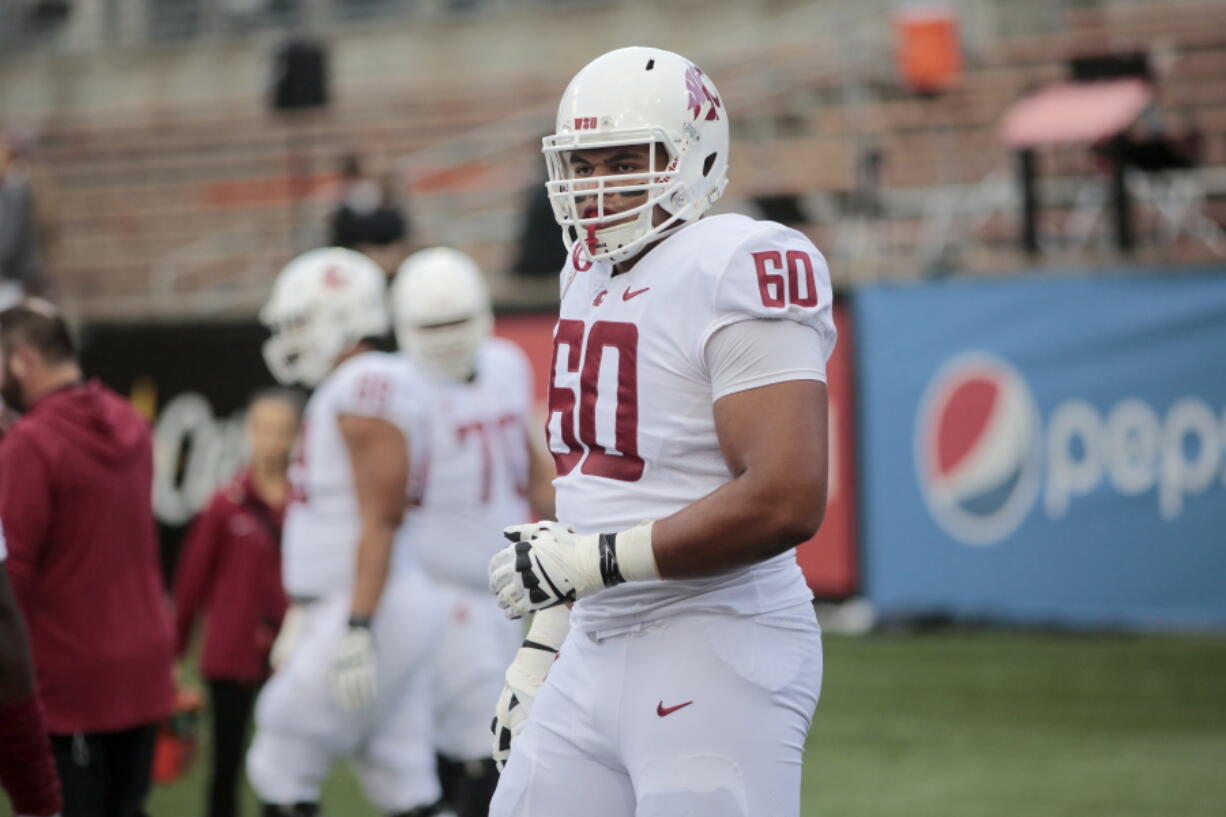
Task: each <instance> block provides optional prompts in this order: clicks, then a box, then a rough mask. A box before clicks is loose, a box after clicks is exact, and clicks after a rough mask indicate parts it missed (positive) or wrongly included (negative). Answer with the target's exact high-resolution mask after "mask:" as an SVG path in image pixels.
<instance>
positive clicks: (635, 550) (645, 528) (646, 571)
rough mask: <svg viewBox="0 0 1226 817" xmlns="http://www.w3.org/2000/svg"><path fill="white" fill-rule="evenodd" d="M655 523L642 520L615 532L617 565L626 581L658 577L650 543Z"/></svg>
mask: <svg viewBox="0 0 1226 817" xmlns="http://www.w3.org/2000/svg"><path fill="white" fill-rule="evenodd" d="M655 524H656V523H655V522H643V523H640V524H638V525H635V526H634V527H633V528H631V529H630V530H627V531H622V532H621V533H619V534H617V540H616V541H617V567H618V569H619V570H620V571H621V574H622V578H624V579H625V580H626V581H628V582H645V581H650V580H652V579H658V578H660V568H659V567H658V566H657V565H656V552H655V550H654V549H653V548H652V545H651V529H652V527H653V526H654V525H655Z"/></svg>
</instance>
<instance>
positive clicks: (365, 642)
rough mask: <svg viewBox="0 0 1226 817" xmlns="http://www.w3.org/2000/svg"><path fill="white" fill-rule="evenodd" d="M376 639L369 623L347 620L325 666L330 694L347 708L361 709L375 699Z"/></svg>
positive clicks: (356, 710) (358, 710) (347, 709)
mask: <svg viewBox="0 0 1226 817" xmlns="http://www.w3.org/2000/svg"><path fill="white" fill-rule="evenodd" d="M377 663H378V662H377V660H376V658H375V639H374V635H373V634H372V633H371V631H370V625H369V624H354V623H350V625H349V627H348V629H347V630H346V631H345V634H344V635H343V636H341V640H340V642H339V644H337V649H336V653H335V654H334V655H333V656H332V664H331V666H329V667H328V684H329V686H330V687H331V688H332V697H333V698H335V699H336V702H337V703H338V704H340V707H341V709H344V710H345V711H346V712H361V711H362V710H364V709H366V708H367V707H368V706H370V704H371V702H373V701H374V699H375V669H376V665H377Z"/></svg>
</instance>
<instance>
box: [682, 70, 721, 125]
mask: <svg viewBox="0 0 1226 817" xmlns="http://www.w3.org/2000/svg"><path fill="white" fill-rule="evenodd" d="M685 90H686V91H687V92H688V93H689V95H690V104H689V108H690V110H691V111H693V112H694V118H695V119H697V118H698V117H699V116H700V115H701V114H702V106H703V103H704V102H709V103H711V107H710V108H708V109H707V115H706V120H707V121H708V122H710V121H712V120H715V119H719V106H720V101H719V97H718V96H716V95H715V94H713V93H711V90H710V89H709V88H707V86H706V83H704V82H703V81H702V69H701V68H699V67H698V66H697V65H691V66H690V67H689V69H688V70H687V71H686V72H685Z"/></svg>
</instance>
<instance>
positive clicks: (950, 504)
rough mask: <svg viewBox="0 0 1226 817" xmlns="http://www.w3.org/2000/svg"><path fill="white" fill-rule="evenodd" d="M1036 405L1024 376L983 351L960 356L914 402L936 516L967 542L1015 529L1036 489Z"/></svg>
mask: <svg viewBox="0 0 1226 817" xmlns="http://www.w3.org/2000/svg"><path fill="white" fill-rule="evenodd" d="M1040 433H1041V432H1040V427H1039V412H1038V408H1037V407H1036V405H1035V402H1034V397H1033V396H1032V395H1031V393H1030V389H1029V388H1028V387H1027V385H1026V381H1025V380H1023V379H1022V376H1021V375H1020V374H1019V373H1018V371H1017V370H1016V369H1014V368H1013V367H1012V366H1011V365H1009V364H1008V363H1006V362H1005V361H1004V360H1002V359H1000V358H998V357H996V356H994V355H989V354H984V353H978V352H976V353H970V354H965V355H960V356H958V357H956V358H954V359H952V360H950V361H949V362H948V363H946V364H945V365H944V366H943V367H941V369H940V370H939V371H938V372H937V373H936V375H935V376H934V377H933V379H932V382H931V383H930V384H929V385H928V388H927V389H926V390H925V392H924V395H923V398H922V399H921V401H920V409H919V415H918V418H917V422H916V428H915V462H916V469H917V472H918V473H917V476H918V479H919V484H920V489H921V491H922V492H923V494H924V499H925V500H926V501H927V503H928V509H929V511H930V512H931V513H932V516H933V518H934V519H935V520H936V521H937V523H938V524H939V525H940V526H941V528H943V529H944V530H945V532H946V533H948V534H949V535H950V536H952V537H953V538H955V539H957V540H958V541H960V542H962V543H964V544H968V545H991V544H995V543H997V542H999V541H1000V540H1002V539H1004V538H1005V537H1007V536H1009V534H1011V533H1013V531H1015V530H1016V529H1017V528H1018V526H1019V525H1020V524H1021V523H1022V520H1023V519H1024V518H1025V517H1026V515H1027V514H1028V513H1029V512H1030V509H1031V508H1032V507H1033V505H1034V502H1035V499H1036V497H1037V496H1038V492H1039V476H1040V468H1041V462H1040V447H1039V437H1040Z"/></svg>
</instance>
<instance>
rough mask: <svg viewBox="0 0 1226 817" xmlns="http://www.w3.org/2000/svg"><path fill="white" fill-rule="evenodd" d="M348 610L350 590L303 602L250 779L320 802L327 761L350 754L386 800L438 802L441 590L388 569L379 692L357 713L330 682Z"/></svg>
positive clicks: (264, 710) (262, 790)
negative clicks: (434, 693)
mask: <svg viewBox="0 0 1226 817" xmlns="http://www.w3.org/2000/svg"><path fill="white" fill-rule="evenodd" d="M348 617H349V598H348V594H342V595H337V596H331V597H328V598H325V599H321V600H319V601H317V602H314V603H312V604H311V605H310V606H309V607H307V609H306V610H305V611H304V616H303V621H302V629H301V632H300V635H299V641H298V643H297V644H296V645H294V646H293V647H292V648H291V651H290V653H289V655H288V657H287V658H286V660H285V663H284V664H283V665H282V666H281V668H280V669H279V670H277V672H276V673H274V674H273V676H272V678H271V679H269V681H268V683H267V684H266V685H265V686H264V689H263V691H262V692H261V693H260V697H259V700H258V701H257V702H256V710H255V723H256V732H255V738H254V740H253V741H252V744H251V748H250V749H249V750H248V752H247V777H248V779H249V780H250V781H251V786H252V788H254V789H255V791H256V793H257V794H258V795H259V797H260V799H261V800H262V801H263V802H265V803H272V804H277V805H288V804H292V803H300V802H317V801H318V800H319V792H320V788H321V786H322V785H323V782H324V779H325V778H326V777H327V774H328V770H329V769H330V768H331V766H332V764H333V762H335V761H336V759H338V758H340V757H345V758H348V759H349V761H350V764H351V766H352V767H353V769H354V772H355V773H356V774H357V776H358V779H359V781H360V783H361V785H362V789H363V791H364V792H365V793H366V796H367V798H368V799H369V800H370V801H371V802H372V803H373V804H374V805H376V806H377V807H379V808H380V809H382V810H384V811H388V812H395V811H405V810H408V809H410V808H413V807H416V806H420V805H423V804H427V803H433V802H434V801H436V800H437V799H438V797H439V794H440V792H439V785H438V779H437V776H436V774H435V764H434V735H433V728H432V723H431V700H430V677H429V666H430V664H429V662H430V660H431V657H432V656H431V653H432V652H433V650H434V649H435V648H436V647H437V643H438V636H439V630H440V627H441V624H442V622H441V614H440V610H439V600H438V598H437V595H436V594H435V593H434V592H433V589H432V588H431V586H430V584H429V583H428V581H427V580H426V579H425V578H424V577H423V576H422V575H421V574H420V573H417V572H405V573H398V574H393V575H392V576H389V577H388V580H387V586H386V587H385V588H384V590H383V596H382V598H381V599H380V601H379V611H378V614H377V615H376V616H375V620H374V626H373V632H374V640H375V653H376V656H377V661H378V663H377V665H376V667H377V670H376V672H377V679H376V693H375V700H374V703H373V704H372V705H371V706H370V708H369V709H367V710H366V711H365V712H362V713H357V714H354V713H349V712H345V711H344V710H343V709H341V708H340V706H339V705H338V704H337V703H336V701H335V699H334V698H333V696H332V691H331V689H330V688H329V686H328V668H329V664H330V663H331V661H332V657H333V656H334V655H335V654H336V648H337V643H338V642H339V640H340V638H341V636H342V634H343V633H344V630H345V627H347V626H348Z"/></svg>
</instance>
